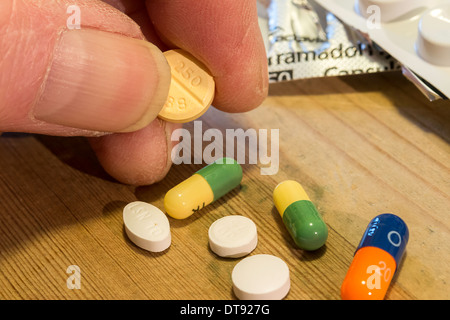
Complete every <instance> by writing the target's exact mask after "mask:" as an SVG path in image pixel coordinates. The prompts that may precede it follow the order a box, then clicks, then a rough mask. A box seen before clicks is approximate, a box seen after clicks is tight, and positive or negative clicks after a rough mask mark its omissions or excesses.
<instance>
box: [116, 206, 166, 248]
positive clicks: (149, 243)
mask: <svg viewBox="0 0 450 320" xmlns="http://www.w3.org/2000/svg"><path fill="white" fill-rule="evenodd" d="M123 223H124V225H125V232H126V234H127V236H128V238H130V240H131V241H132V242H133V243H134V244H136V245H137V246H139V247H141V248H142V249H145V250H148V251H152V252H160V251H164V250H166V249H167V248H168V247H169V246H170V243H171V234H170V225H169V220H168V219H167V216H166V215H165V214H164V212H162V211H161V210H160V209H158V208H157V207H155V206H153V205H151V204H149V203H146V202H142V201H134V202H131V203H129V204H127V205H126V206H125V208H124V209H123Z"/></svg>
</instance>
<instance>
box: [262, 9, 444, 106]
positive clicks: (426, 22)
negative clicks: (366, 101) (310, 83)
mask: <svg viewBox="0 0 450 320" xmlns="http://www.w3.org/2000/svg"><path fill="white" fill-rule="evenodd" d="M258 14H259V17H260V27H261V31H262V34H263V37H264V39H265V41H266V50H267V56H268V64H269V79H270V81H271V82H279V81H289V80H296V79H302V78H314V77H327V76H341V75H349V74H361V73H373V72H385V71H392V70H402V71H403V74H404V75H405V76H406V77H407V78H408V79H409V80H411V81H412V82H413V83H414V84H415V85H416V86H417V87H418V88H419V89H420V90H421V91H422V93H424V94H425V95H426V96H427V97H428V98H429V99H430V100H437V99H441V98H448V97H450V81H449V80H450V0H440V1H438V0H427V1H423V0H314V1H313V0H258Z"/></svg>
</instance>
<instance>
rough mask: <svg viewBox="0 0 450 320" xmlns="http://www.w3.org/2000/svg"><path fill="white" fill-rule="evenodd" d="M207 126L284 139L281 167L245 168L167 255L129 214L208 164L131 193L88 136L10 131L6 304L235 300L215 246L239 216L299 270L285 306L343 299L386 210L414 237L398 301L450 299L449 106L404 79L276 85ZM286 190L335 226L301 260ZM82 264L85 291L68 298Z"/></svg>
mask: <svg viewBox="0 0 450 320" xmlns="http://www.w3.org/2000/svg"><path fill="white" fill-rule="evenodd" d="M200 120H201V121H202V128H203V131H204V130H206V129H208V128H217V129H219V130H221V132H223V133H224V134H225V130H226V129H238V128H242V129H243V130H247V129H256V130H258V129H268V130H269V132H270V129H279V131H278V132H279V170H278V172H277V173H276V174H274V175H262V174H261V170H260V169H261V168H262V167H264V166H265V165H263V164H261V163H258V164H249V163H245V164H243V169H244V177H243V180H242V183H241V186H240V187H238V188H236V189H235V190H233V191H232V192H230V193H229V194H227V195H226V196H224V197H223V198H221V199H219V200H218V201H216V202H215V203H213V204H211V205H209V206H208V207H206V208H204V209H203V210H201V211H199V212H197V213H196V214H194V215H193V216H191V217H189V218H188V219H185V220H174V219H172V218H169V221H170V224H171V232H172V245H171V247H170V248H169V249H168V250H166V251H164V252H163V253H157V254H155V253H150V252H146V251H144V250H142V249H140V248H138V247H136V246H135V245H134V244H133V243H131V242H130V241H129V240H128V239H127V237H126V235H125V233H124V229H123V221H122V209H123V207H124V206H125V205H126V204H127V203H129V202H131V201H135V200H140V201H146V202H149V203H152V204H154V205H156V206H158V207H160V208H161V209H163V201H162V200H163V197H164V194H165V193H166V192H167V191H168V190H169V189H170V188H172V187H173V186H174V185H176V184H177V183H179V182H181V181H182V180H184V179H186V178H188V177H189V176H190V175H191V174H192V173H194V172H195V171H196V170H198V169H200V168H201V167H203V165H204V164H190V165H189V164H181V165H173V166H172V169H171V170H170V172H169V174H168V175H167V177H166V178H165V179H164V180H163V181H161V182H159V183H157V184H154V185H151V186H142V187H133V186H127V185H123V184H121V183H118V182H117V181H114V180H113V179H112V178H110V177H109V176H108V175H107V174H106V173H105V172H104V171H103V169H102V168H101V167H100V165H99V164H98V162H97V160H96V158H95V156H94V154H93V153H92V151H91V150H90V148H89V146H88V144H87V143H86V141H85V140H84V139H83V138H80V137H75V138H59V137H49V136H40V135H28V134H8V133H5V134H3V135H2V136H1V137H0V299H236V297H235V296H234V295H233V292H232V284H231V271H232V269H233V267H234V266H235V265H236V263H237V262H238V261H240V259H225V258H220V257H218V256H216V255H215V254H214V253H213V252H211V250H210V249H209V247H208V228H209V226H210V225H211V223H212V222H214V221H215V220H216V219H218V218H220V217H223V216H226V215H231V214H240V215H244V216H247V217H249V218H251V219H252V220H253V221H254V222H255V223H256V225H257V228H258V237H259V238H258V240H259V241H258V245H257V247H256V249H255V250H254V251H253V252H252V253H251V254H252V255H253V254H259V253H267V254H272V255H275V256H278V257H280V258H282V259H283V260H284V261H285V262H286V263H287V264H288V266H289V268H290V276H291V289H290V292H289V294H288V295H287V297H286V299H288V300H296V299H321V300H324V299H340V286H341V283H342V281H343V279H344V277H345V274H346V272H347V269H348V267H349V265H350V263H351V261H352V256H353V253H354V251H355V249H356V247H357V245H358V243H359V241H360V239H361V236H362V234H363V232H364V230H365V228H366V226H367V224H368V222H369V221H370V220H371V219H372V218H373V217H374V216H376V215H378V214H380V213H385V212H391V213H395V214H397V215H399V216H400V217H402V218H403V219H404V220H405V221H406V223H407V224H408V226H409V230H410V240H409V243H408V246H407V253H406V255H405V257H404V259H403V262H402V264H401V265H400V270H399V272H398V273H397V274H396V276H395V278H394V280H393V282H392V284H391V286H390V289H389V291H388V293H387V295H386V299H449V298H450V290H449V283H450V269H449V265H450V233H449V227H450V214H449V213H450V212H449V208H450V198H449V195H450V146H449V142H450V103H449V101H437V102H433V103H431V102H428V101H427V100H426V98H425V97H424V96H422V94H421V93H420V92H419V91H418V90H417V89H416V88H415V87H414V86H413V85H412V84H411V83H409V82H408V81H407V80H405V78H403V76H402V75H401V74H400V73H397V72H392V73H384V74H371V75H358V76H349V77H340V78H326V79H312V80H300V81H293V82H286V83H278V84H272V85H271V87H270V95H269V97H268V98H267V99H266V100H265V101H264V103H263V104H262V105H261V106H260V107H259V108H257V109H256V110H254V111H251V112H248V113H245V114H226V113H223V112H220V111H218V110H216V109H214V108H211V109H210V110H209V111H208V112H207V113H206V114H205V115H204V116H203V117H202V118H201V119H200ZM185 128H187V129H190V130H192V129H193V124H192V123H189V124H186V125H185ZM269 137H271V136H270V134H269ZM272 143H275V142H274V141H272ZM239 148H244V149H245V150H247V151H250V150H249V147H248V145H244V146H242V145H240V146H238V147H237V149H238V150H237V151H239ZM245 150H244V151H245ZM241 151H242V150H241ZM248 159H249V153H247V160H248ZM285 179H294V180H297V181H299V182H300V183H301V184H302V185H303V186H304V188H305V190H306V192H307V193H308V195H309V197H310V198H311V200H312V201H313V202H314V203H315V205H316V207H317V208H318V210H319V211H320V213H321V214H322V216H323V219H324V220H325V222H326V223H327V225H328V227H329V238H328V241H327V243H326V245H325V246H324V247H323V248H321V249H319V250H318V251H315V252H305V251H302V250H300V249H297V248H296V247H295V245H294V242H293V241H292V239H291V238H290V236H289V234H288V233H287V231H286V228H285V227H284V225H283V223H282V221H281V218H280V216H279V214H278V212H277V211H276V209H275V208H274V205H273V201H272V192H273V189H274V187H275V186H276V185H277V184H278V183H279V182H281V181H283V180H285ZM71 265H77V266H78V267H79V268H80V271H81V282H80V283H81V288H80V289H69V288H68V287H67V284H66V281H67V279H68V278H69V276H70V273H66V270H67V268H68V267H69V266H71Z"/></svg>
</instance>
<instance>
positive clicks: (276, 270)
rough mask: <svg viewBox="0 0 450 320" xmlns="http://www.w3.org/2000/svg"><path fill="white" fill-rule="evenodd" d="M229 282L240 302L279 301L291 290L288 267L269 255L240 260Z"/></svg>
mask: <svg viewBox="0 0 450 320" xmlns="http://www.w3.org/2000/svg"><path fill="white" fill-rule="evenodd" d="M231 281H232V282H233V292H234V294H235V295H236V297H237V298H238V299H240V300H281V299H283V298H284V297H285V296H286V295H287V294H288V292H289V289H290V288H291V280H290V277H289V267H288V266H287V264H286V263H285V262H284V261H283V260H281V259H280V258H278V257H275V256H272V255H269V254H258V255H254V256H250V257H247V258H244V259H242V260H241V261H240V262H239V263H237V264H236V266H235V267H234V269H233V272H232V273H231Z"/></svg>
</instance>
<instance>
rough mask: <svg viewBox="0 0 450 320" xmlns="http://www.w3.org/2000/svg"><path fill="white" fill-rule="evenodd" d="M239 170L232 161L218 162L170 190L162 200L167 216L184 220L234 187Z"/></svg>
mask: <svg viewBox="0 0 450 320" xmlns="http://www.w3.org/2000/svg"><path fill="white" fill-rule="evenodd" d="M241 181H242V167H241V165H240V164H239V163H238V162H237V161H236V160H234V159H231V158H220V159H218V160H216V161H214V162H213V163H211V164H209V165H207V166H206V167H204V168H202V169H200V170H199V171H197V172H196V173H194V174H193V175H192V176H191V177H190V178H188V179H186V180H184V181H183V182H181V183H180V184H178V185H176V186H175V187H173V188H172V189H170V190H169V191H168V192H167V193H166V195H165V197H164V208H165V210H166V212H167V214H168V215H169V216H171V217H172V218H175V219H185V218H187V217H189V216H191V215H192V214H193V213H195V212H197V211H199V210H200V209H202V208H204V207H206V206H207V205H209V204H210V203H212V202H214V201H216V200H217V199H219V198H221V197H222V196H224V195H225V194H227V193H228V192H229V191H231V190H233V189H234V188H235V187H237V186H238V185H239V184H240V183H241Z"/></svg>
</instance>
